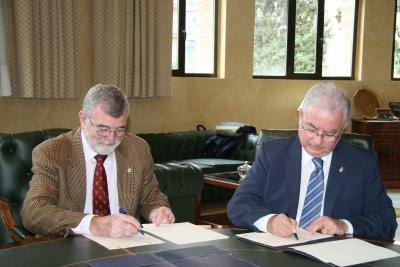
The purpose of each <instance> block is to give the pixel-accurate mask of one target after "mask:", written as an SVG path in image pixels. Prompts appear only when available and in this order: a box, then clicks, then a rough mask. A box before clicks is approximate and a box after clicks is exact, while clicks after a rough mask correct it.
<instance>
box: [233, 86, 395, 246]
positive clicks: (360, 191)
mask: <svg viewBox="0 0 400 267" xmlns="http://www.w3.org/2000/svg"><path fill="white" fill-rule="evenodd" d="M349 114H350V98H349V96H348V95H347V93H346V92H345V91H344V90H342V89H340V88H337V87H336V86H335V85H333V84H331V83H329V84H323V83H320V84H316V85H314V86H313V87H312V88H311V89H310V90H309V91H308V92H307V94H306V96H305V98H304V101H303V104H302V107H301V108H300V109H299V122H298V124H299V128H298V135H293V136H291V137H288V138H281V139H274V140H268V141H264V142H262V143H261V146H260V150H259V151H260V152H259V153H258V155H257V158H256V161H255V162H254V164H253V166H252V167H251V169H250V170H249V173H248V174H247V176H246V178H245V179H244V180H243V182H242V183H241V184H240V186H239V187H238V189H237V190H236V192H235V194H234V196H233V197H232V199H231V201H230V202H229V203H228V207H227V209H228V216H229V218H230V220H231V221H232V222H233V223H234V224H235V225H237V226H239V227H244V228H248V229H252V230H254V231H263V232H267V231H268V232H270V233H272V234H274V235H276V236H280V237H288V236H291V235H293V233H295V232H296V227H297V226H298V225H299V227H301V228H304V229H306V231H307V233H308V234H310V235H311V234H313V233H315V232H316V231H321V232H322V233H323V234H330V235H333V234H336V235H344V234H346V233H347V234H355V235H362V236H370V237H377V238H385V239H393V237H394V234H395V231H396V228H397V222H396V215H395V211H394V209H393V206H392V201H391V200H390V198H389V197H388V196H387V193H386V189H385V187H384V186H383V184H382V182H381V177H380V172H379V168H378V166H377V160H378V157H377V154H376V153H375V152H374V151H370V150H366V149H363V148H361V147H357V146H354V145H351V144H349V143H348V142H346V141H344V140H341V139H340V137H341V134H342V132H343V130H344V129H345V128H346V126H347V125H348V118H349ZM285 213H286V214H287V215H286V214H285ZM292 218H293V219H292Z"/></svg>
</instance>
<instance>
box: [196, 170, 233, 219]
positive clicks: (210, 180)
mask: <svg viewBox="0 0 400 267" xmlns="http://www.w3.org/2000/svg"><path fill="white" fill-rule="evenodd" d="M231 174H237V172H225V173H210V174H204V183H205V184H209V185H215V186H220V187H225V188H230V189H236V188H238V186H239V182H237V181H235V180H232V179H225V178H222V177H223V176H224V175H231ZM194 205H195V207H194V223H195V224H209V225H219V224H218V223H214V222H211V221H210V220H209V218H208V217H209V216H201V193H199V194H198V195H197V196H196V197H195V201H194ZM220 215H221V216H225V217H226V213H225V214H220ZM216 216H218V215H216ZM211 217H215V215H214V216H211Z"/></svg>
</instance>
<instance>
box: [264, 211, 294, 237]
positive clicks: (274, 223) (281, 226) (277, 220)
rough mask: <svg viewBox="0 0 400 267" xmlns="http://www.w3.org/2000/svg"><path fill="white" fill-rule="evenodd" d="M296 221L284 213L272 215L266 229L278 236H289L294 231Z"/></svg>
mask: <svg viewBox="0 0 400 267" xmlns="http://www.w3.org/2000/svg"><path fill="white" fill-rule="evenodd" d="M296 227H297V222H296V220H293V219H292V218H288V217H287V216H286V215H285V214H284V213H281V214H279V215H275V216H272V217H271V218H270V219H269V220H268V224H267V231H268V232H270V233H271V234H273V235H275V236H279V237H289V236H293V234H294V233H296Z"/></svg>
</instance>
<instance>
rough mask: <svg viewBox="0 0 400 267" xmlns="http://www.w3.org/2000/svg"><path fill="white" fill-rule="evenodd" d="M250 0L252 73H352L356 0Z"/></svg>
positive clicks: (296, 75)
mask: <svg viewBox="0 0 400 267" xmlns="http://www.w3.org/2000/svg"><path fill="white" fill-rule="evenodd" d="M255 1H256V2H255V23H254V25H255V27H254V55H253V75H254V77H255V78H269V77H273V78H289V79H323V78H329V79H332V78H333V79H335V78H340V79H350V78H352V77H353V75H354V49H355V45H354V40H355V28H356V25H355V22H356V8H357V4H358V1H357V0H325V1H324V0H297V1H296V0H255Z"/></svg>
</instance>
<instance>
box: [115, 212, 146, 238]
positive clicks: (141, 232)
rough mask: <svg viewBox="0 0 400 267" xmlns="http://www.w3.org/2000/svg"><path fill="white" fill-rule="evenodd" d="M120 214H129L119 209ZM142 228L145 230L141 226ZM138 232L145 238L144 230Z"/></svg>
mask: <svg viewBox="0 0 400 267" xmlns="http://www.w3.org/2000/svg"><path fill="white" fill-rule="evenodd" d="M119 212H120V213H122V214H127V213H126V211H125V210H124V209H123V208H119ZM140 226H141V227H142V228H143V226H142V225H140ZM138 232H139V233H140V234H141V235H143V236H144V232H143V230H140V229H138Z"/></svg>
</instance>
